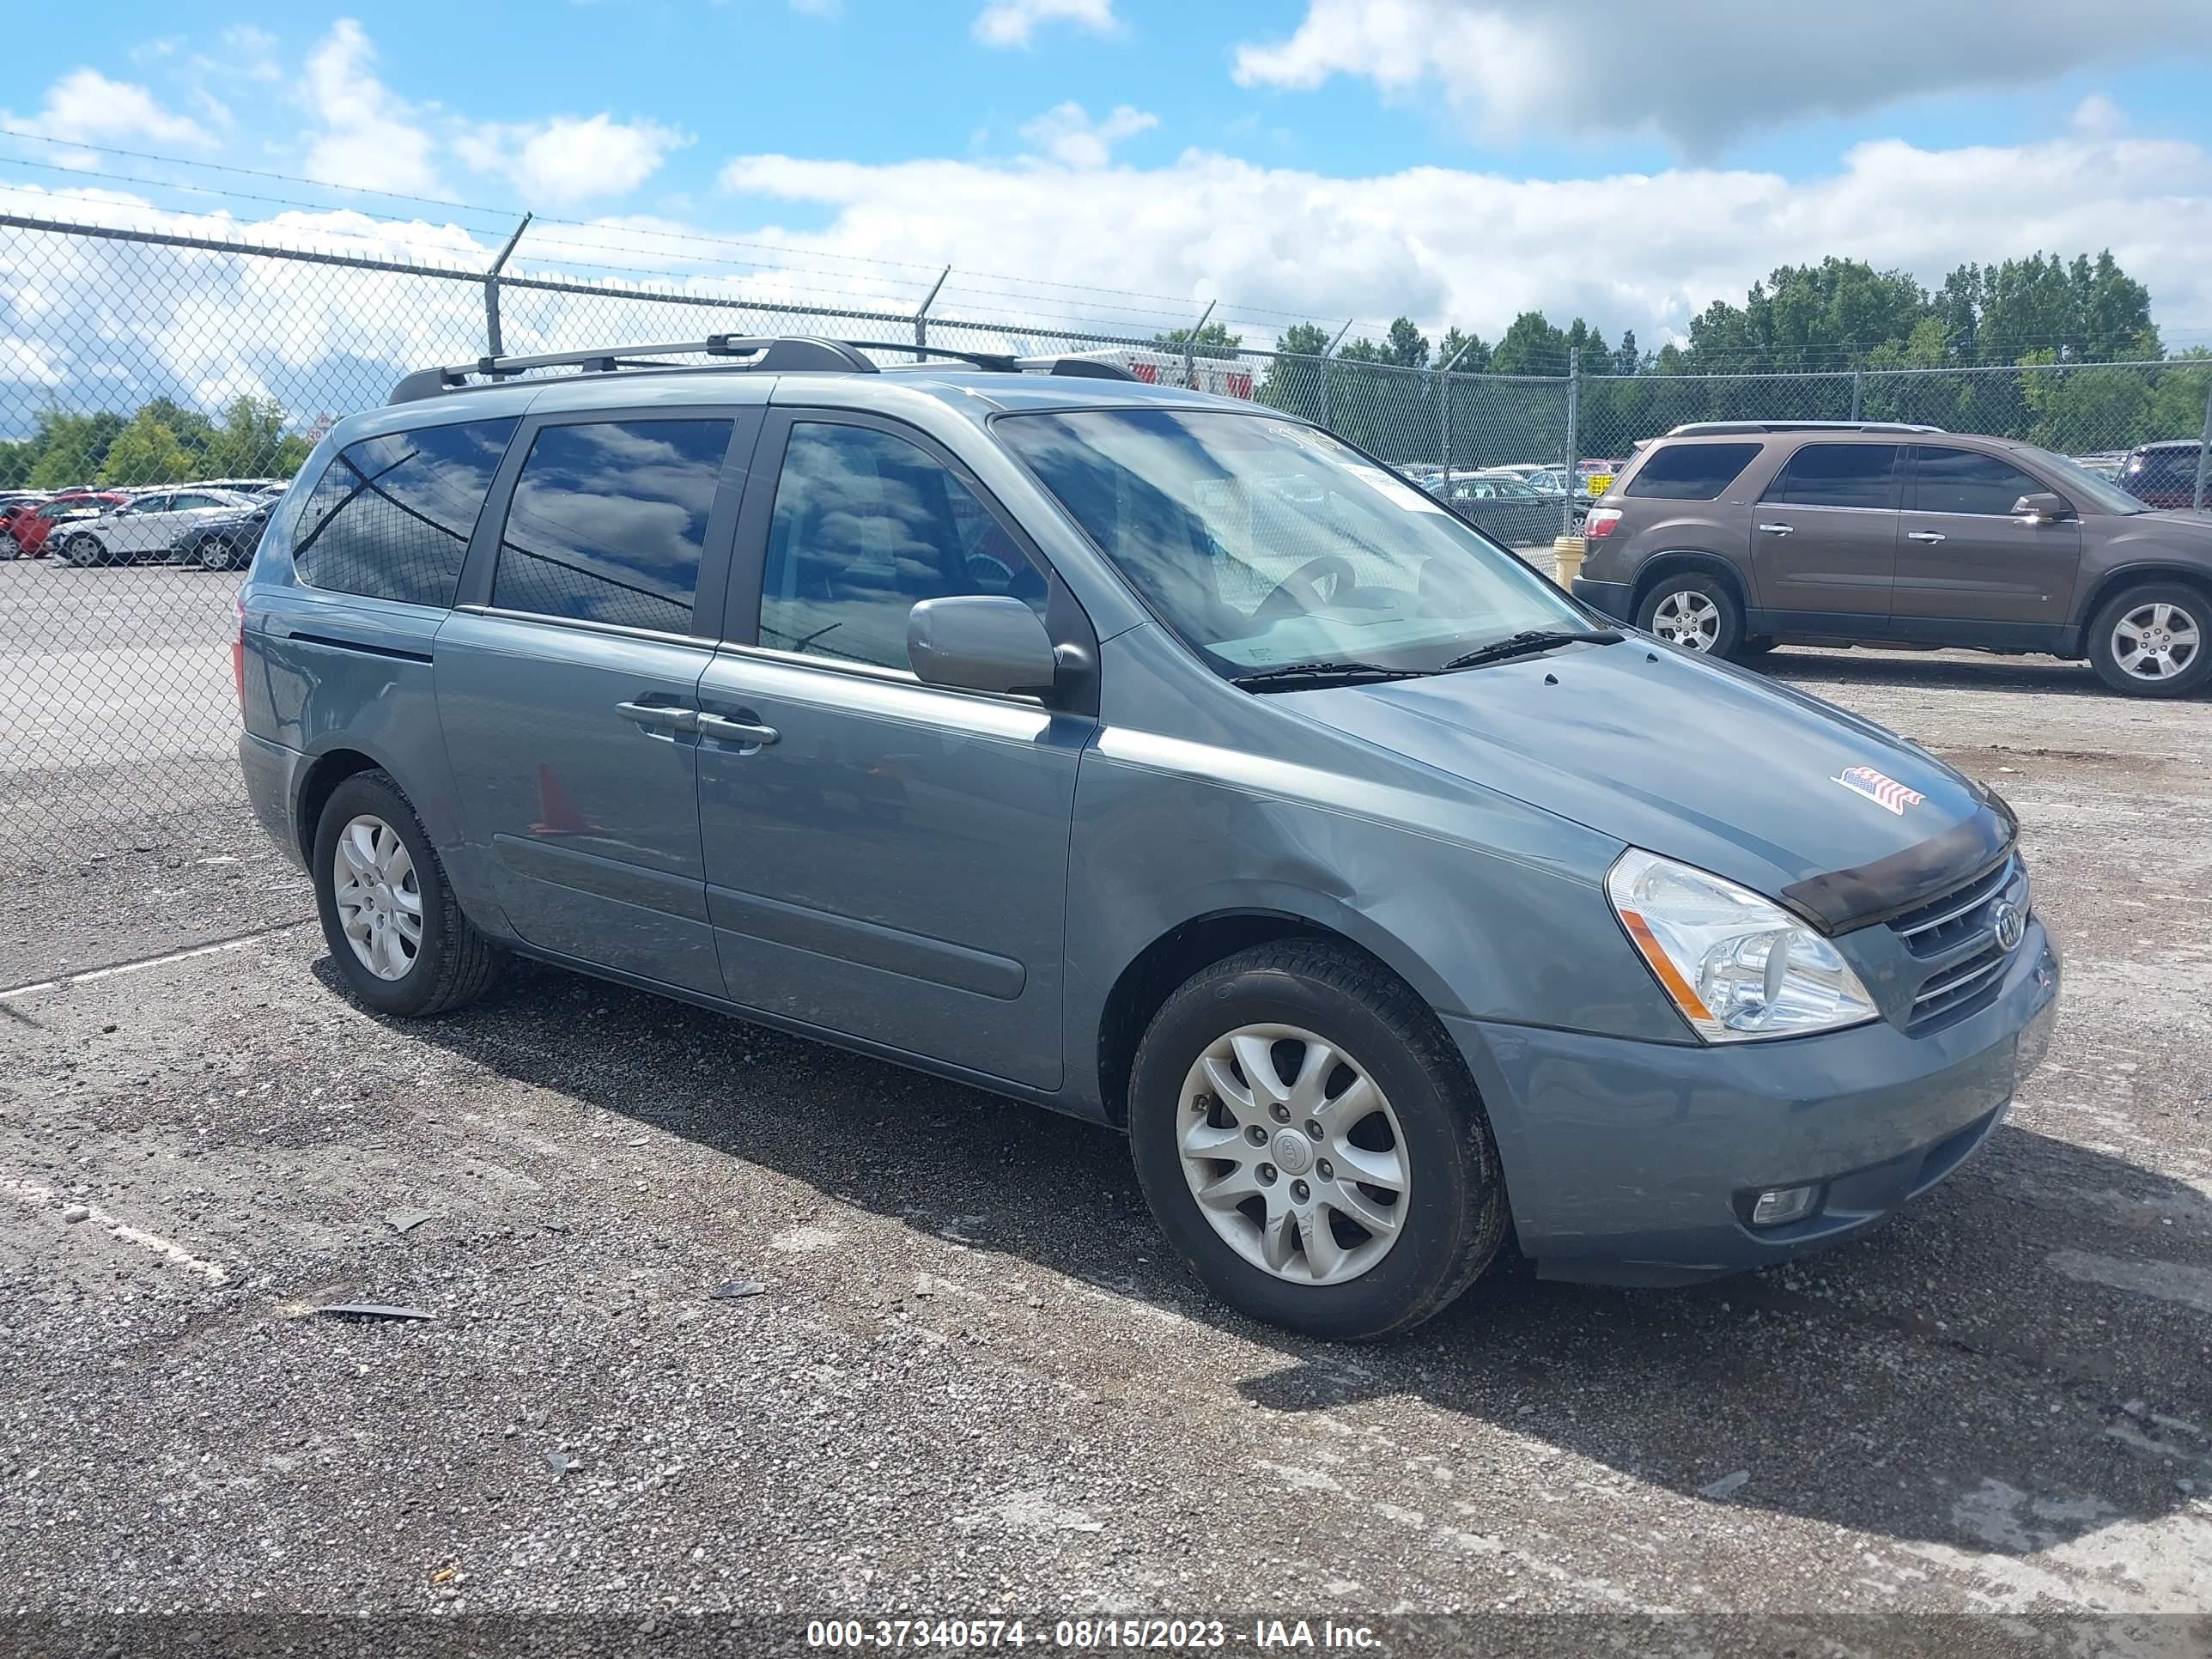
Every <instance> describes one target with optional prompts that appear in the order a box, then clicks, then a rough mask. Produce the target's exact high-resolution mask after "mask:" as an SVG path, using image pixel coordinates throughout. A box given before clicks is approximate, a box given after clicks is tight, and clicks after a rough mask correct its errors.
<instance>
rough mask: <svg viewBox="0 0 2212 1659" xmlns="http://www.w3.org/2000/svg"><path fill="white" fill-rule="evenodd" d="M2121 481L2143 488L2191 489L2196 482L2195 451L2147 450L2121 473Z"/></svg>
mask: <svg viewBox="0 0 2212 1659" xmlns="http://www.w3.org/2000/svg"><path fill="white" fill-rule="evenodd" d="M2138 469H2140V470H2138ZM2123 482H2124V483H2128V484H2130V485H2135V486H2137V487H2140V488H2142V489H2193V488H2195V486H2196V483H2197V452H2196V451H2195V450H2193V449H2191V450H2188V451H2180V450H2172V449H2154V450H2150V451H2148V452H2147V453H2144V454H2143V455H2142V457H2141V458H2139V459H2137V460H2136V462H2135V464H2134V465H2133V466H2131V467H2130V469H2129V471H2127V472H2126V473H2125V474H2124V475H2123Z"/></svg>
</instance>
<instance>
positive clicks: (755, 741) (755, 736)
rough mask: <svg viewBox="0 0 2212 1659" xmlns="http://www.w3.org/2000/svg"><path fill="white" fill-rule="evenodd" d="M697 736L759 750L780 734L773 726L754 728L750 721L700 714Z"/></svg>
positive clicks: (719, 715)
mask: <svg viewBox="0 0 2212 1659" xmlns="http://www.w3.org/2000/svg"><path fill="white" fill-rule="evenodd" d="M699 735H700V736H701V737H702V738H717V739H719V740H720V741H721V742H723V743H735V744H744V745H745V746H746V747H747V748H761V747H763V746H765V745H766V744H771V743H774V742H775V741H776V739H777V738H780V737H781V736H782V733H781V732H778V731H777V730H776V729H775V727H774V726H756V725H754V724H753V723H752V722H751V721H750V720H731V719H729V718H727V717H726V716H725V715H721V714H702V715H700V716H699Z"/></svg>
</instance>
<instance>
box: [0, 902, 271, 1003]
mask: <svg viewBox="0 0 2212 1659" xmlns="http://www.w3.org/2000/svg"><path fill="white" fill-rule="evenodd" d="M308 920H309V918H307V917H306V916H300V917H297V918H295V920H293V921H280V922H278V923H277V924H276V926H275V927H259V928H256V929H255V930H254V931H253V932H252V933H240V934H239V935H238V936H237V937H236V938H234V939H217V940H216V942H215V943H214V944H212V945H193V946H191V948H190V949H188V950H183V951H167V952H165V953H163V954H162V955H161V956H158V957H138V958H137V960H135V961H131V962H118V963H111V964H109V965H108V966H107V967H105V968H88V969H85V970H84V971H83V972H82V973H81V974H64V975H61V976H60V977H59V978H58V979H41V980H34V981H32V982H31V983H30V984H28V985H17V986H14V987H10V988H9V989H8V990H4V991H0V1002H11V1001H13V1000H15V998H17V997H28V996H36V995H37V994H39V993H40V992H41V991H58V990H60V989H62V988H63V987H64V986H70V985H89V984H91V983H93V981H95V980H103V979H114V978H117V977H118V975H124V974H136V973H139V972H141V971H143V969H148V968H159V967H161V966H163V965H164V964H166V963H172V962H189V961H191V959H192V958H193V957H211V956H214V955H215V954H216V953H217V952H218V951H239V950H243V949H244V948H245V947H246V946H247V945H253V944H257V943H258V942H259V941H260V940H262V939H274V938H275V937H276V935H277V934H279V933H286V932H288V931H289V930H290V929H292V928H295V927H299V926H300V925H301V922H304V921H308Z"/></svg>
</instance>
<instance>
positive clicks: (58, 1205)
mask: <svg viewBox="0 0 2212 1659" xmlns="http://www.w3.org/2000/svg"><path fill="white" fill-rule="evenodd" d="M0 1190H5V1191H7V1192H8V1193H9V1194H13V1195H14V1196H15V1197H16V1198H19V1199H21V1200H22V1201H23V1202H24V1203H26V1204H28V1205H31V1206H34V1207H35V1208H38V1209H42V1210H66V1209H68V1208H69V1207H70V1204H71V1202H72V1200H70V1199H67V1198H64V1196H63V1195H62V1194H59V1193H58V1192H55V1191H54V1190H53V1189H52V1188H50V1187H41V1186H40V1185H39V1183H38V1182H35V1181H26V1180H24V1179H22V1178H21V1176H7V1177H4V1178H0ZM74 1201H75V1202H76V1203H78V1204H80V1205H82V1208H83V1210H84V1212H85V1214H84V1220H83V1222H82V1224H81V1225H85V1226H96V1227H98V1228H99V1229H100V1231H102V1232H104V1233H106V1235H107V1236H108V1237H110V1238H116V1239H120V1240H122V1242H123V1243H125V1244H136V1245H137V1247H138V1248H139V1249H142V1250H151V1251H152V1252H153V1253H154V1254H155V1255H158V1256H161V1258H163V1259H164V1260H165V1261H170V1262H173V1263H174V1264H175V1265H176V1266H178V1267H185V1268H188V1269H190V1270H191V1272H193V1273H197V1274H199V1275H200V1277H202V1278H203V1279H206V1280H207V1281H208V1282H209V1283H210V1284H211V1285H228V1283H229V1282H230V1274H229V1273H228V1272H226V1271H225V1270H224V1269H223V1268H222V1267H218V1266H217V1265H216V1263H214V1262H212V1261H209V1260H208V1259H207V1258H206V1257H205V1256H198V1255H193V1254H192V1253H191V1251H190V1250H188V1249H185V1247H184V1246H183V1245H181V1244H179V1243H177V1241H176V1240H175V1239H173V1238H164V1237H161V1234H159V1233H149V1232H148V1231H146V1230H145V1229H144V1228H143V1227H134V1226H132V1225H131V1224H130V1223H129V1222H127V1221H125V1220H124V1219H123V1218H121V1217H120V1216H113V1215H110V1214H109V1213H108V1212H106V1211H105V1210H103V1209H101V1208H100V1206H97V1205H94V1204H85V1203H84V1202H83V1200H81V1199H80V1200H74Z"/></svg>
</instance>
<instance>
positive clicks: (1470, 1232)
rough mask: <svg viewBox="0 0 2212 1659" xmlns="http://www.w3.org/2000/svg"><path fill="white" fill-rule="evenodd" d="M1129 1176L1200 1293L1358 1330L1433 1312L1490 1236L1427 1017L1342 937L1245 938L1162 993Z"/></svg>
mask: <svg viewBox="0 0 2212 1659" xmlns="http://www.w3.org/2000/svg"><path fill="white" fill-rule="evenodd" d="M1129 1133H1130V1141H1131V1147H1132V1151H1133V1154H1134V1156H1135V1158H1136V1164H1137V1175H1138V1179H1139V1181H1140V1182H1142V1183H1143V1186H1144V1188H1145V1195H1146V1200H1148V1201H1149V1202H1150V1204H1151V1206H1152V1213H1153V1215H1154V1216H1155V1217H1156V1218H1158V1221H1159V1224H1160V1227H1161V1230H1162V1231H1164V1233H1165V1234H1166V1235H1167V1237H1168V1239H1169V1242H1170V1243H1172V1244H1173V1245H1174V1246H1175V1247H1176V1250H1177V1251H1178V1252H1179V1253H1180V1254H1181V1255H1182V1257H1183V1259H1184V1261H1187V1262H1188V1264H1189V1265H1190V1267H1192V1269H1193V1270H1194V1272H1195V1273H1197V1275H1198V1277H1199V1278H1200V1279H1201V1280H1203V1281H1204V1282H1205V1284H1206V1287H1207V1288H1208V1289H1209V1290H1211V1291H1212V1292H1213V1293H1214V1294H1215V1295H1216V1296H1218V1297H1220V1298H1221V1299H1222V1300H1223V1301H1225V1302H1226V1303H1228V1304H1231V1306H1232V1307H1235V1308H1237V1309H1239V1310H1243V1312H1245V1313H1247V1314H1249V1315H1251V1316H1253V1317H1255V1318H1257V1319H1262V1320H1266V1321H1267V1322H1269V1323H1271V1324H1276V1325H1281V1326H1285V1327H1287V1328H1290V1329H1291V1330H1295V1331H1299V1332H1303V1333H1304V1334H1307V1335H1309V1336H1317V1337H1324V1338H1328V1339H1330V1340H1338V1341H1355V1342H1357V1341H1370V1340H1375V1339H1376V1338H1379V1337H1385V1336H1391V1335H1395V1334H1397V1333H1398V1332H1401V1331H1404V1330H1408V1329H1410V1328H1413V1326H1415V1325H1418V1324H1419V1323H1420V1322H1422V1321H1423V1320H1425V1319H1428V1318H1430V1317H1431V1316H1434V1315H1436V1314H1437V1313H1439V1312H1441V1311H1442V1310H1443V1309H1444V1308H1446V1307H1448V1306H1449V1305H1450V1304H1451V1303H1452V1301H1453V1300H1454V1299H1455V1298H1456V1297H1458V1296H1459V1295H1460V1293H1461V1292H1462V1291H1464V1290H1466V1289H1467V1287H1468V1285H1471V1284H1472V1283H1474V1279H1475V1278H1476V1276H1477V1275H1478V1274H1480V1273H1481V1271H1482V1270H1483V1268H1484V1267H1486V1266H1487V1265H1488V1264H1489V1262H1490V1260H1491V1258H1492V1256H1494V1255H1496V1254H1497V1252H1498V1245H1499V1243H1500V1241H1501V1240H1502V1239H1503V1238H1504V1236H1505V1218H1506V1209H1505V1187H1504V1179H1503V1177H1502V1176H1501V1175H1500V1173H1499V1170H1498V1152H1497V1148H1496V1146H1495V1144H1494V1143H1493V1142H1492V1138H1491V1133H1490V1124H1489V1121H1488V1120H1487V1119H1486V1117H1485V1116H1484V1115H1483V1110H1482V1106H1481V1103H1480V1101H1478V1100H1477V1099H1476V1097H1475V1094H1474V1086H1473V1085H1472V1084H1471V1083H1470V1082H1469V1081H1468V1076H1467V1072H1466V1068H1465V1066H1464V1065H1463V1064H1462V1061H1461V1060H1460V1057H1459V1055H1458V1054H1457V1052H1456V1051H1455V1050H1454V1049H1453V1048H1452V1047H1451V1045H1450V1042H1449V1040H1448V1039H1447V1038H1446V1037H1445V1036H1444V1034H1443V1030H1441V1029H1440V1028H1439V1027H1438V1026H1437V1021H1436V1017H1435V1015H1434V1014H1433V1013H1432V1012H1431V1011H1430V1010H1429V1008H1428V1007H1427V1006H1426V1005H1425V1004H1424V1003H1423V1002H1422V1001H1421V1000H1420V999H1419V997H1417V996H1415V995H1414V994H1413V992H1412V991H1411V990H1409V989H1408V988H1407V987H1406V986H1405V985H1404V983H1402V982H1401V981H1399V980H1397V979H1396V978H1395V977H1394V976H1392V975H1390V974H1389V973H1388V972H1387V971H1386V970H1384V969H1382V968H1381V967H1380V966H1379V965H1377V964H1376V963H1374V962H1372V961H1370V960H1369V959H1368V958H1366V957H1362V956H1360V955H1358V953H1356V952H1354V951H1350V950H1347V949H1346V948H1344V947H1342V946H1339V945H1329V944H1325V943H1322V942H1318V941H1309V940H1296V941H1290V942H1285V943H1281V944H1275V945H1257V946H1255V947H1254V948H1253V949H1251V950H1249V951H1242V952H1240V953H1238V954H1237V955H1236V956H1233V957H1229V958H1228V959H1227V960H1226V961H1224V962H1220V963H1215V964H1214V965H1213V966H1212V967H1211V968H1208V969H1204V970H1203V971H1202V972H1200V974H1198V975H1195V976H1194V978H1192V979H1191V980H1190V981H1188V983H1186V984H1185V985H1184V986H1183V987H1182V988H1181V989H1180V990H1178V991H1176V993H1175V994H1174V995H1173V996H1171V997H1170V998H1169V999H1168V1000H1167V1002H1166V1004H1165V1005H1164V1006H1163V1007H1162V1008H1161V1010H1160V1012H1159V1013H1158V1015H1157V1016H1155V1017H1154V1018H1153V1020H1152V1025H1151V1027H1150V1028H1149V1029H1148V1030H1146V1033H1145V1037H1144V1042H1143V1043H1142V1044H1141V1045H1140V1046H1139V1049H1138V1051H1137V1059H1136V1064H1135V1066H1134V1067H1133V1070H1132V1073H1131V1077H1130V1089H1129Z"/></svg>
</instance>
